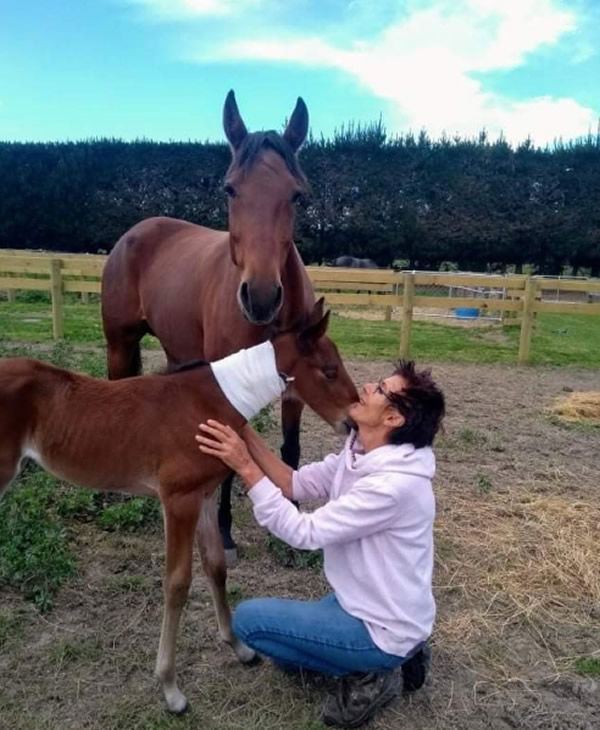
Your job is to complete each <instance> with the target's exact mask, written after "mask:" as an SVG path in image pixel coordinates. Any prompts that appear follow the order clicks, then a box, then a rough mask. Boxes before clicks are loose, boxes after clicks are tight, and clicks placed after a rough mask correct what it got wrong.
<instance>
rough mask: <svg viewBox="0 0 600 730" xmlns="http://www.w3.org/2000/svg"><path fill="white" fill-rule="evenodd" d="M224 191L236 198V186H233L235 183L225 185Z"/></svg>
mask: <svg viewBox="0 0 600 730" xmlns="http://www.w3.org/2000/svg"><path fill="white" fill-rule="evenodd" d="M223 192H224V193H225V194H226V195H228V196H229V197H230V198H235V195H236V193H235V188H234V187H233V185H230V184H229V183H226V184H225V185H224V186H223Z"/></svg>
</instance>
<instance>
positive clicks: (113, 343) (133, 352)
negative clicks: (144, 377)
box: [105, 323, 148, 380]
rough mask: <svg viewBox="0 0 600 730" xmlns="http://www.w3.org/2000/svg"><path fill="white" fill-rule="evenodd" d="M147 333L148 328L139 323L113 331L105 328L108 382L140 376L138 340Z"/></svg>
mask: <svg viewBox="0 0 600 730" xmlns="http://www.w3.org/2000/svg"><path fill="white" fill-rule="evenodd" d="M147 332H148V328H147V327H145V326H144V325H143V324H141V323H139V324H136V325H130V326H123V327H121V328H115V329H110V328H108V327H105V336H106V355H107V368H108V378H109V380H119V379H120V378H131V377H133V376H135V375H141V372H142V351H141V347H140V340H141V339H142V337H143V336H144V335H145V334H146V333H147Z"/></svg>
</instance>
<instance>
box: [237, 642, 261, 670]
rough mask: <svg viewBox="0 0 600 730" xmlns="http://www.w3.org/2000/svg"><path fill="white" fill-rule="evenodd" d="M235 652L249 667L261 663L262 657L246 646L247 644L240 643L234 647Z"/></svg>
mask: <svg viewBox="0 0 600 730" xmlns="http://www.w3.org/2000/svg"><path fill="white" fill-rule="evenodd" d="M233 650H234V651H235V655H236V656H237V658H238V659H239V660H240V661H241V662H242V664H245V665H246V666H247V667H248V666H250V667H253V666H254V665H255V664H258V662H259V661H260V657H259V656H258V654H257V653H256V652H255V651H254V649H251V648H250V647H249V646H246V644H244V643H243V642H242V641H239V642H238V643H237V644H236V645H235V646H234V647H233Z"/></svg>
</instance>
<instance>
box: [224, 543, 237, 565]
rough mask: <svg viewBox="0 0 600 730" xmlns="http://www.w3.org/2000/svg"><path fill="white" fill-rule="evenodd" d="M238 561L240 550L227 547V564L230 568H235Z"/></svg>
mask: <svg viewBox="0 0 600 730" xmlns="http://www.w3.org/2000/svg"><path fill="white" fill-rule="evenodd" d="M237 562H238V551H237V548H235V547H233V548H227V549H226V550H225V565H226V566H227V567H228V568H235V566H236V565H237Z"/></svg>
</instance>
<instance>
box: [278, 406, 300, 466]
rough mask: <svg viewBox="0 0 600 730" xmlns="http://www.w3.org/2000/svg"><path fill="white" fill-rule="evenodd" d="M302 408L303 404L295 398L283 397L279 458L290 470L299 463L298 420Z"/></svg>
mask: <svg viewBox="0 0 600 730" xmlns="http://www.w3.org/2000/svg"><path fill="white" fill-rule="evenodd" d="M303 408H304V403H303V402H302V401H301V400H296V398H285V397H284V398H283V400H282V401H281V432H282V434H283V444H282V446H281V458H282V459H283V461H285V463H286V464H287V465H288V466H291V467H292V469H297V468H298V464H299V463H300V419H301V417H302V409H303Z"/></svg>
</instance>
